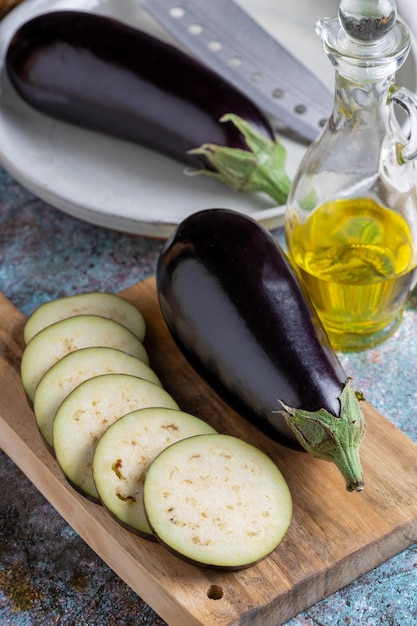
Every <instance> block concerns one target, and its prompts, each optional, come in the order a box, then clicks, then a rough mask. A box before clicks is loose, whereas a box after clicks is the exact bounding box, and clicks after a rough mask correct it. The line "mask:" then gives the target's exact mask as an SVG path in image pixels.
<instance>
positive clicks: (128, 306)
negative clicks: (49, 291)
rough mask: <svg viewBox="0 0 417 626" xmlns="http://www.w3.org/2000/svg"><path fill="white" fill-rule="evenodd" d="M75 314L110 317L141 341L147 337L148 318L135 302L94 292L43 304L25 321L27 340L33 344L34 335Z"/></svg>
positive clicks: (25, 337)
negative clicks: (146, 321) (144, 317)
mask: <svg viewBox="0 0 417 626" xmlns="http://www.w3.org/2000/svg"><path fill="white" fill-rule="evenodd" d="M75 315H99V316H100V317H106V318H109V319H112V320H114V321H115V322H119V324H121V325H122V326H125V327H126V328H128V329H129V330H130V331H131V332H132V333H133V334H134V335H136V337H137V338H138V339H139V340H140V341H143V339H144V337H145V330H146V327H145V320H144V319H143V315H142V313H141V312H140V311H139V310H138V309H137V308H136V307H135V306H134V304H132V303H131V302H128V301H127V300H125V299H124V298H122V297H120V296H117V295H116V294H113V293H103V292H91V293H80V294H77V295H74V296H66V297H64V298H58V299H57V300H51V301H50V302H45V303H44V304H41V306H39V307H38V308H37V309H36V310H35V311H34V312H33V313H32V315H31V316H30V317H29V318H28V320H27V322H26V324H25V328H24V332H23V337H24V340H25V342H26V343H29V341H30V340H31V339H32V337H34V335H36V334H37V333H39V332H40V331H41V330H43V329H44V328H46V327H47V326H50V325H51V324H54V323H55V322H59V321H61V320H63V319H66V318H67V317H74V316H75Z"/></svg>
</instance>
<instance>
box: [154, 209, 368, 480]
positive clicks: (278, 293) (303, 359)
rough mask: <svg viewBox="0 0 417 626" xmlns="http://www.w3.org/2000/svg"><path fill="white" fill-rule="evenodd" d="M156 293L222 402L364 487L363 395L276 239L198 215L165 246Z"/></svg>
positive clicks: (244, 222) (212, 213)
mask: <svg viewBox="0 0 417 626" xmlns="http://www.w3.org/2000/svg"><path fill="white" fill-rule="evenodd" d="M157 289H158V295H159V302H160V306H161V310H162V313H163V316H164V318H165V320H166V322H167V325H168V327H169V329H170V331H171V333H172V335H173V337H174V339H175V341H176V342H177V344H178V346H179V347H180V349H181V350H182V352H183V353H184V355H185V356H186V357H187V359H188V360H189V361H190V363H191V364H192V365H193V366H194V367H195V369H196V370H197V371H198V372H199V373H200V374H201V375H202V376H203V377H204V378H205V379H206V380H207V381H208V382H209V383H210V384H211V385H212V387H213V388H214V389H215V390H216V391H217V392H218V393H219V395H220V396H221V397H222V398H223V399H224V400H226V401H227V402H228V403H229V404H230V405H231V406H232V407H233V408H234V409H235V410H237V411H238V412H239V413H241V414H242V415H243V416H244V417H246V418H247V419H248V420H249V421H251V422H252V423H254V424H255V425H256V426H258V427H259V428H260V429H262V430H263V431H264V432H266V434H268V435H269V436H270V437H271V438H273V439H275V440H277V441H278V442H280V443H282V444H284V445H287V446H291V447H296V448H297V447H298V448H299V449H303V450H304V449H305V450H307V451H308V452H310V453H311V454H313V455H314V456H317V457H319V458H323V459H326V460H329V461H333V462H334V463H335V464H336V465H337V466H338V468H339V469H340V471H341V472H342V474H343V476H344V478H345V480H346V486H347V489H348V490H349V491H360V490H361V489H362V488H363V485H364V482H363V477H362V470H361V463H360V458H359V446H360V443H361V440H362V438H363V435H364V432H365V422H364V417H363V414H362V410H361V407H360V401H361V400H363V398H362V396H361V394H360V393H359V392H355V391H354V390H353V389H352V384H351V380H350V378H348V377H347V376H346V374H345V372H344V371H343V368H342V366H341V364H340V362H339V360H338V359H337V356H336V354H335V353H334V351H333V350H332V348H331V346H330V343H329V341H328V338H327V335H326V333H325V331H324V329H323V326H322V325H321V323H320V321H319V319H318V317H317V315H316V313H315V311H314V309H313V308H312V306H311V305H310V303H309V301H308V300H307V298H306V296H305V295H304V293H303V291H302V288H301V286H300V283H299V282H298V280H297V278H296V275H295V273H294V272H293V270H292V268H291V266H290V264H289V262H288V260H287V258H286V256H285V254H284V253H283V251H282V250H281V249H280V247H279V245H278V244H277V242H276V241H275V239H274V238H273V237H272V235H270V234H269V233H268V232H267V231H266V230H265V229H264V228H263V227H262V226H260V225H259V224H257V222H255V220H253V219H252V218H249V217H246V216H244V215H241V214H239V213H237V212H234V211H230V210H226V209H208V210H205V211H200V212H198V213H194V214H193V215H191V216H190V217H188V218H186V219H185V220H184V221H183V222H182V223H181V224H180V225H179V226H178V227H177V229H176V231H175V232H174V233H173V235H172V236H171V238H170V239H169V240H168V241H167V242H166V244H165V247H164V249H163V250H162V253H161V255H160V258H159V260H158V266H157Z"/></svg>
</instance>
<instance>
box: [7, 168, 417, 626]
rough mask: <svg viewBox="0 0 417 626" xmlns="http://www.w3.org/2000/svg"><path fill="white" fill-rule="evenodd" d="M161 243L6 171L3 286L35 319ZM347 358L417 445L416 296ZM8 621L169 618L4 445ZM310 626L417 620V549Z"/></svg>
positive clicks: (126, 272)
mask: <svg viewBox="0 0 417 626" xmlns="http://www.w3.org/2000/svg"><path fill="white" fill-rule="evenodd" d="M276 234H277V236H278V235H279V233H276ZM161 246H162V243H161V242H160V241H154V240H150V239H145V238H141V237H137V236H131V235H127V234H123V233H118V232H114V231H111V230H107V229H104V228H100V227H95V226H91V225H88V224H86V223H84V222H81V221H79V220H77V219H73V218H72V217H69V216H67V215H64V214H63V213H61V212H59V211H57V210H56V209H53V208H52V207H49V206H47V205H45V204H44V203H43V202H41V201H40V200H38V199H37V198H35V197H34V196H33V195H32V194H30V193H29V192H27V191H25V190H24V189H23V188H22V187H21V186H20V185H18V184H17V183H16V182H15V181H13V180H12V179H11V178H10V177H9V176H8V175H7V174H6V173H5V172H4V171H3V170H1V169H0V291H1V292H2V293H3V294H4V295H5V296H6V297H7V298H9V300H10V301H11V302H12V303H13V304H14V305H15V306H16V307H17V308H19V309H20V310H21V311H22V312H23V313H25V314H29V313H31V311H32V310H33V309H34V308H35V307H36V306H38V305H39V304H41V303H42V302H44V301H46V300H50V299H52V298H55V297H58V296H63V295H67V294H73V293H79V292H81V291H88V290H107V291H117V290H120V289H123V288H125V287H129V286H130V285H132V284H133V283H135V282H137V281H139V280H142V279H144V278H147V277H148V276H151V275H152V274H154V272H155V267H156V261H157V258H158V254H159V252H160V249H161ZM340 358H341V360H342V363H343V365H344V366H345V368H346V370H347V372H348V373H349V374H350V375H351V376H352V377H353V378H354V379H355V380H357V381H360V388H361V389H362V391H363V392H364V393H365V395H366V397H367V399H368V400H370V401H371V402H372V403H373V404H374V406H375V407H376V408H377V409H378V410H379V411H381V412H382V413H383V414H384V415H385V416H387V417H388V418H389V419H390V420H391V421H392V422H393V423H395V424H396V425H397V426H398V427H399V428H400V429H401V430H402V431H404V432H405V433H406V434H407V435H408V436H409V437H410V438H411V439H413V440H414V441H417V426H416V424H417V414H416V404H417V295H416V296H414V295H412V297H411V299H410V301H409V304H408V306H407V310H406V312H405V315H404V320H403V323H402V325H401V327H400V328H399V330H398V331H397V332H396V334H395V335H394V336H393V337H392V338H390V339H389V340H388V341H386V342H385V343H384V344H382V345H380V346H379V347H378V348H375V349H373V350H368V351H365V352H361V353H355V354H349V355H347V354H342V355H340ZM382 462H383V460H382ZM416 497H417V494H416ZM6 624H7V625H8V624H10V625H26V624H27V625H42V626H51V625H53V624H57V625H65V626H66V625H68V626H70V625H71V626H73V625H74V626H83V625H85V626H110V625H112V626H114V625H116V626H118V625H120V626H128V625H130V624H131V625H135V626H142V625H144V624H152V625H153V626H162V625H163V624H164V622H163V621H162V620H161V619H160V618H159V617H158V616H157V615H155V613H154V612H153V611H152V610H151V609H150V608H149V607H147V606H146V605H145V604H144V603H143V602H142V601H141V599H140V598H138V596H136V595H135V594H134V593H133V591H131V590H130V589H129V588H128V587H127V586H126V585H125V584H124V583H123V582H122V581H121V580H120V579H119V578H118V577H117V576H116V575H115V574H114V573H113V572H112V571H111V570H110V569H109V568H108V567H107V566H106V565H105V564H104V563H103V562H102V561H101V560H100V559H99V558H98V557H97V556H96V555H95V554H94V552H93V551H92V550H91V549H90V548H89V547H88V546H87V545H86V544H85V543H84V542H83V541H82V540H81V539H80V538H79V537H78V536H77V534H76V533H75V532H74V531H73V530H72V529H71V528H70V527H69V526H68V525H67V524H66V523H65V521H64V520H63V519H62V518H61V517H60V516H59V514H58V513H57V512H56V511H55V510H54V509H53V508H52V506H51V505H50V504H49V503H48V502H47V501H46V500H45V499H44V498H43V496H42V495H41V494H40V493H39V492H38V491H37V490H36V489H35V488H34V487H33V486H32V484H31V483H30V481H29V480H28V479H27V478H26V477H25V476H24V475H23V474H22V473H21V472H20V470H19V469H18V468H17V467H16V466H15V465H14V464H13V463H12V461H10V459H8V458H7V456H6V455H4V454H3V453H2V452H1V451H0V626H3V625H6ZM312 625H317V626H319V625H320V626H329V625H332V626H333V625H334V626H412V625H417V546H412V547H411V548H409V549H408V550H406V551H404V552H403V553H401V554H399V555H398V556H396V557H395V558H393V559H391V560H390V561H388V562H387V563H384V564H383V565H381V566H380V567H378V568H377V569H375V570H373V571H371V572H369V573H368V574H366V575H364V576H362V577H361V578H359V579H358V580H357V581H355V582H354V583H352V584H350V585H349V586H348V587H346V588H344V589H342V590H341V591H339V592H338V593H336V594H334V595H333V596H331V597H329V598H327V599H326V600H323V601H322V602H320V603H318V604H317V605H316V606H313V607H311V608H310V609H309V610H308V611H306V612H305V613H302V614H301V615H299V616H297V617H295V618H294V619H292V620H291V621H290V622H289V626H312Z"/></svg>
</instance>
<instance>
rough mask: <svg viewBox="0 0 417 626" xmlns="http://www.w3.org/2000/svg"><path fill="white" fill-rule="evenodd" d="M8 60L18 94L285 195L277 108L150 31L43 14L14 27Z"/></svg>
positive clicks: (89, 16)
mask: <svg viewBox="0 0 417 626" xmlns="http://www.w3.org/2000/svg"><path fill="white" fill-rule="evenodd" d="M6 69H7V73H8V76H9V78H10V81H11V83H12V85H13V86H14V88H15V89H16V91H17V92H18V93H19V95H20V96H21V97H22V98H23V99H24V100H25V101H26V102H27V103H28V104H30V105H31V106H32V107H34V108H35V109H37V110H38V111H41V112H42V113H44V114H47V115H49V116H51V117H54V118H57V119H59V120H63V121H66V122H70V123H74V124H76V125H78V126H81V127H85V128H89V129H92V130H95V131H99V132H102V133H105V134H107V135H111V136H115V137H119V138H122V139H127V140H129V141H132V142H136V143H139V144H141V145H144V146H147V147H150V148H152V149H155V150H157V151H159V152H162V153H164V154H165V155H168V156H170V157H173V158H175V159H177V160H179V161H182V162H184V163H185V164H187V165H189V166H191V167H193V168H197V169H198V170H200V171H204V172H205V173H208V174H209V175H211V176H214V177H217V178H219V179H220V180H221V182H223V183H225V184H227V185H229V186H231V187H232V188H234V189H239V190H247V191H264V192H266V193H268V194H269V195H271V196H272V197H273V198H274V199H275V200H276V201H277V202H278V203H279V204H282V203H284V202H285V200H286V197H287V194H288V191H289V186H290V181H289V179H288V177H287V176H286V174H285V171H284V161H285V149H284V148H283V146H282V145H281V143H280V142H279V141H278V140H277V138H276V137H275V135H274V131H273V129H272V126H271V124H270V122H269V120H268V118H267V117H266V116H265V115H264V114H263V113H262V112H261V111H260V110H259V109H258V108H257V107H256V106H255V105H254V104H253V103H252V102H251V101H250V100H249V99H248V98H247V97H246V96H245V95H243V94H242V93H241V92H240V91H238V90H237V89H235V88H234V87H233V86H232V85H230V84H229V83H227V82H225V81H224V80H223V79H222V78H221V77H219V76H218V75H217V74H216V73H214V72H213V71H211V70H210V69H209V68H207V67H206V66H204V65H202V64H201V63H199V62H198V61H196V60H195V59H193V58H192V57H191V56H189V55H187V54H186V53H184V52H182V51H181V50H179V49H178V48H176V47H174V46H171V45H169V44H167V43H165V42H163V41H162V40H160V39H158V38H156V37H153V36H152V35H150V34H148V33H146V32H143V31H140V30H138V29H136V28H133V27H131V26H129V25H127V24H124V23H122V22H119V21H117V20H115V19H113V18H110V17H106V16H102V15H97V14H93V13H87V12H82V11H66V10H62V11H56V12H50V13H45V14H41V15H39V16H37V17H34V18H32V19H31V20H29V21H27V22H26V23H24V24H23V25H22V26H20V28H19V29H18V30H17V31H16V32H15V34H14V35H13V37H12V40H11V42H10V44H9V47H8V50H7V54H6ZM201 168H203V170H201ZM205 168H206V169H205Z"/></svg>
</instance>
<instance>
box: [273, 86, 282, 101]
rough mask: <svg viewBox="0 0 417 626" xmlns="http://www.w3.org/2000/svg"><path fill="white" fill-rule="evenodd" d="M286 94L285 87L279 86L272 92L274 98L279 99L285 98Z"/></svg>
mask: <svg viewBox="0 0 417 626" xmlns="http://www.w3.org/2000/svg"><path fill="white" fill-rule="evenodd" d="M284 95H285V92H284V90H283V89H280V88H279V87H277V88H276V89H274V91H273V92H272V97H273V98H277V100H279V99H280V98H283V97H284Z"/></svg>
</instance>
